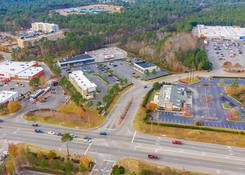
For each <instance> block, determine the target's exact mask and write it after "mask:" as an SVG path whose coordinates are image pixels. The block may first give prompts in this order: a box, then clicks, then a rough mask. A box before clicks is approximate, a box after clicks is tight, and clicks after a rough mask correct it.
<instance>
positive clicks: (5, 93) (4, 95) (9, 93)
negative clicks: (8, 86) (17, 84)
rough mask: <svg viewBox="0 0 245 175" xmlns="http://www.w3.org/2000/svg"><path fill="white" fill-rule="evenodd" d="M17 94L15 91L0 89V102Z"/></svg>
mask: <svg viewBox="0 0 245 175" xmlns="http://www.w3.org/2000/svg"><path fill="white" fill-rule="evenodd" d="M16 95H18V92H16V91H0V104H1V103H5V102H7V101H8V100H9V99H11V98H12V97H13V96H16Z"/></svg>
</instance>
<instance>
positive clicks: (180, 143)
mask: <svg viewBox="0 0 245 175" xmlns="http://www.w3.org/2000/svg"><path fill="white" fill-rule="evenodd" d="M172 144H175V145H182V144H183V143H182V142H181V141H179V140H172Z"/></svg>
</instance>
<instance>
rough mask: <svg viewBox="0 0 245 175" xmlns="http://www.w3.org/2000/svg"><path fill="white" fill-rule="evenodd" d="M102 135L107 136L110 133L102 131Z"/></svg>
mask: <svg viewBox="0 0 245 175" xmlns="http://www.w3.org/2000/svg"><path fill="white" fill-rule="evenodd" d="M100 135H103V136H106V135H108V134H107V132H100Z"/></svg>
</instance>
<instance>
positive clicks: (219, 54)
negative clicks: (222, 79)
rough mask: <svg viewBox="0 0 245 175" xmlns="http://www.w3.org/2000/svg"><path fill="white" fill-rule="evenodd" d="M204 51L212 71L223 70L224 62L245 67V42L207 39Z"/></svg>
mask: <svg viewBox="0 0 245 175" xmlns="http://www.w3.org/2000/svg"><path fill="white" fill-rule="evenodd" d="M207 41H208V44H206V45H205V49H206V51H207V54H208V58H209V61H210V62H211V63H212V64H213V68H214V69H219V68H223V65H224V62H226V61H229V62H231V63H232V64H233V65H235V64H236V63H239V64H240V65H241V66H243V68H244V67H245V41H231V40H222V39H212V40H211V39H209V40H207Z"/></svg>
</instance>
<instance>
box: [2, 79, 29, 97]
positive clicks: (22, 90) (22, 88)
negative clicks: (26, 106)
mask: <svg viewBox="0 0 245 175" xmlns="http://www.w3.org/2000/svg"><path fill="white" fill-rule="evenodd" d="M2 90H5V91H17V92H18V93H19V95H21V94H23V95H25V94H27V93H28V92H30V91H31V90H32V88H31V87H30V86H29V82H27V81H21V82H20V81H10V82H8V83H7V84H1V85H0V91H2Z"/></svg>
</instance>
